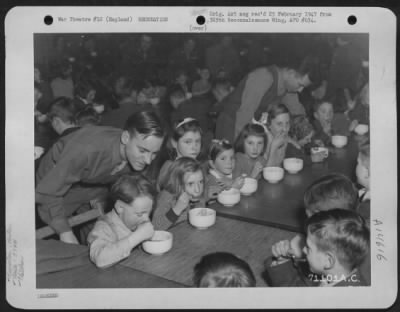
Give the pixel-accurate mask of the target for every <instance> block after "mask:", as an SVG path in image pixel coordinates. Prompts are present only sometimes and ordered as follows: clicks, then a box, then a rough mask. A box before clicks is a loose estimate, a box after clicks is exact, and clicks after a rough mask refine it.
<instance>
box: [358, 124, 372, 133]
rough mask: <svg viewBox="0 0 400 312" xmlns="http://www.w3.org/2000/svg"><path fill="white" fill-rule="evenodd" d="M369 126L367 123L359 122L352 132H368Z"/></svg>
mask: <svg viewBox="0 0 400 312" xmlns="http://www.w3.org/2000/svg"><path fill="white" fill-rule="evenodd" d="M368 130H369V127H368V125H363V124H359V125H357V127H355V128H354V132H355V133H357V134H358V135H364V134H366V133H367V132H368Z"/></svg>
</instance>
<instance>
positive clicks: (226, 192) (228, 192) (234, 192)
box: [218, 187, 240, 196]
mask: <svg viewBox="0 0 400 312" xmlns="http://www.w3.org/2000/svg"><path fill="white" fill-rule="evenodd" d="M237 194H240V191H239V190H238V189H235V188H234V187H231V188H230V189H229V190H223V191H222V192H221V193H219V194H218V196H220V195H227V196H230V195H237Z"/></svg>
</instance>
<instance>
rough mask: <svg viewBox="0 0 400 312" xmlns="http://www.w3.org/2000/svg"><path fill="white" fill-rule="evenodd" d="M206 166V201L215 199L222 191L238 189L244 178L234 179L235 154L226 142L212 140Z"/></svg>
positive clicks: (230, 145)
mask: <svg viewBox="0 0 400 312" xmlns="http://www.w3.org/2000/svg"><path fill="white" fill-rule="evenodd" d="M208 165H209V167H210V169H209V171H208V174H207V176H206V186H205V189H206V191H205V194H206V195H207V198H208V199H215V198H216V197H217V196H218V194H219V193H220V192H221V191H222V190H224V189H230V188H232V187H233V188H236V189H240V188H241V187H242V186H243V183H244V177H243V176H239V177H234V176H233V170H234V168H235V152H234V150H233V146H232V144H230V143H229V141H227V140H216V139H214V140H212V142H211V145H210V148H209V152H208Z"/></svg>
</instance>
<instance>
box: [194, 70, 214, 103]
mask: <svg viewBox="0 0 400 312" xmlns="http://www.w3.org/2000/svg"><path fill="white" fill-rule="evenodd" d="M197 74H198V76H199V79H198V80H196V81H194V82H193V84H192V95H193V96H200V95H203V94H206V93H208V92H209V91H210V90H211V83H210V71H209V70H208V68H207V67H205V66H203V67H200V68H198V69H197Z"/></svg>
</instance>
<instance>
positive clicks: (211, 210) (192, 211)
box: [188, 207, 217, 217]
mask: <svg viewBox="0 0 400 312" xmlns="http://www.w3.org/2000/svg"><path fill="white" fill-rule="evenodd" d="M199 209H207V211H209V212H211V213H212V214H207V215H206V216H202V215H200V216H198V215H194V211H198V210H199ZM188 213H189V215H190V216H192V215H194V216H196V217H209V216H212V215H217V211H216V210H215V209H212V208H209V207H195V208H192V209H190V210H189V212H188Z"/></svg>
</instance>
